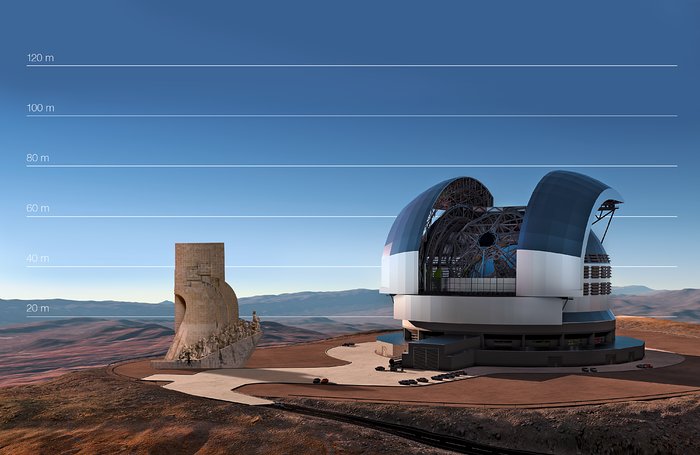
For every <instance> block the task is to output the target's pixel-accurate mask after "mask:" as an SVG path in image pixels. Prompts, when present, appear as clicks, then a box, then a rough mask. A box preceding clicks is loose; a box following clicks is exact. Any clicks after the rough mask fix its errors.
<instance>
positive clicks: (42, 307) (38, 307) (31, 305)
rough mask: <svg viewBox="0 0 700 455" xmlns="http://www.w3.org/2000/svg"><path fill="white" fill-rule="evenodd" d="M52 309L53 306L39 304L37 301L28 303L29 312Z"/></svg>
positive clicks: (45, 311) (46, 311)
mask: <svg viewBox="0 0 700 455" xmlns="http://www.w3.org/2000/svg"><path fill="white" fill-rule="evenodd" d="M50 311H51V307H49V306H48V305H39V304H37V303H28V304H27V313H48V312H50Z"/></svg>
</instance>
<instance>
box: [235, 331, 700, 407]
mask: <svg viewBox="0 0 700 455" xmlns="http://www.w3.org/2000/svg"><path fill="white" fill-rule="evenodd" d="M649 330H653V331H649ZM618 334H619V335H626V336H632V337H636V338H641V339H644V340H645V341H646V343H647V347H650V348H656V349H663V350H668V351H674V352H679V353H682V354H684V355H685V357H686V360H685V361H684V362H682V363H680V364H678V365H673V366H670V367H665V368H657V369H651V370H634V371H626V372H615V373H597V374H583V373H582V374H549V373H548V374H500V375H492V376H488V377H479V378H474V379H468V380H461V381H454V382H446V383H444V384H438V385H433V386H431V387H430V388H427V389H426V388H423V387H420V388H418V387H403V388H401V387H379V386H318V385H312V384H308V385H307V384H253V385H247V386H243V387H240V388H238V389H237V391H239V392H242V393H247V394H250V395H255V396H260V397H272V398H280V397H287V398H299V397H305V398H323V399H334V400H352V401H372V402H404V403H411V404H424V405H448V406H492V407H513V406H519V407H542V406H569V405H580V404H585V403H607V402H614V401H629V400H638V399H650V398H658V397H669V396H677V395H681V394H687V393H697V392H700V343H698V342H697V341H698V340H697V338H696V337H700V326H698V325H696V324H689V323H678V322H670V321H659V320H654V319H647V318H621V319H620V323H619V324H618ZM336 344H340V343H336ZM323 347H325V348H326V349H327V347H330V346H327V345H323ZM320 349H321V346H320V345H319V344H316V343H310V344H308V345H304V346H300V347H298V348H297V350H296V351H295V355H297V356H302V357H303V356H304V354H306V355H308V357H309V358H313V357H315V356H318V355H320ZM285 352H286V351H285V348H279V350H278V351H275V352H274V354H279V355H282V354H284V353H285ZM271 354H273V353H271ZM264 366H268V365H264ZM387 374H396V379H397V381H398V380H399V379H401V374H400V373H387ZM329 379H331V380H332V378H329Z"/></svg>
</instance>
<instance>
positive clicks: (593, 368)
mask: <svg viewBox="0 0 700 455" xmlns="http://www.w3.org/2000/svg"><path fill="white" fill-rule="evenodd" d="M589 370H590V372H591V373H597V372H598V368H596V367H590V368H589Z"/></svg>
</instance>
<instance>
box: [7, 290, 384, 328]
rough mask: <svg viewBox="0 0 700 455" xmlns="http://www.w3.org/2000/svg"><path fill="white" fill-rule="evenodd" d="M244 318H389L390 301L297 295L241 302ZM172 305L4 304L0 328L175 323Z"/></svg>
mask: <svg viewBox="0 0 700 455" xmlns="http://www.w3.org/2000/svg"><path fill="white" fill-rule="evenodd" d="M238 303H239V311H240V315H241V317H244V318H245V317H250V316H251V315H252V313H253V311H254V310H255V311H257V313H258V314H259V315H260V316H261V317H264V316H302V317H308V316H323V317H325V316H390V315H391V314H392V303H391V298H390V297H389V296H387V295H384V294H380V293H379V292H378V291H377V290H370V289H353V290H349V291H337V292H297V293H293V294H281V295H261V296H255V297H244V298H241V299H239V301H238ZM173 314H174V309H173V302H170V301H164V302H161V303H154V304H151V303H139V302H117V301H77V300H64V299H52V300H1V299H0V326H1V325H7V324H17V323H26V322H31V321H36V320H46V319H51V317H55V318H59V317H61V318H66V317H89V318H95V317H100V318H120V319H144V320H149V321H159V322H162V321H172V319H173Z"/></svg>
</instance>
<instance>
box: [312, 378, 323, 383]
mask: <svg viewBox="0 0 700 455" xmlns="http://www.w3.org/2000/svg"><path fill="white" fill-rule="evenodd" d="M313 383H314V384H320V383H321V378H314V380H313Z"/></svg>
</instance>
